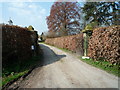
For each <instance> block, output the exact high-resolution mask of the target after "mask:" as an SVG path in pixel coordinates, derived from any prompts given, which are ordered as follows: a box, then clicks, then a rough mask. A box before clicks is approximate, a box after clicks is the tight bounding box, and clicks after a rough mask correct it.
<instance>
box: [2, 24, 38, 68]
mask: <svg viewBox="0 0 120 90" xmlns="http://www.w3.org/2000/svg"><path fill="white" fill-rule="evenodd" d="M33 35H35V32H31V31H29V30H28V29H27V28H22V27H19V26H14V25H12V26H10V25H2V63H3V66H6V65H8V64H12V63H13V62H18V63H19V62H22V60H27V59H29V58H30V57H32V50H31V45H33V44H34V43H37V42H36V41H33V40H35V39H37V38H36V37H33ZM32 38H34V39H32ZM35 45H36V44H35Z"/></svg>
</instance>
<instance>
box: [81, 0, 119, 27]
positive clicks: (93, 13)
mask: <svg viewBox="0 0 120 90" xmlns="http://www.w3.org/2000/svg"><path fill="white" fill-rule="evenodd" d="M82 10H83V12H84V13H85V19H86V20H87V21H89V20H90V19H91V18H92V19H91V21H97V22H98V23H99V24H100V25H102V24H104V25H117V24H119V22H120V2H87V3H86V4H85V5H84V7H83V9H82Z"/></svg>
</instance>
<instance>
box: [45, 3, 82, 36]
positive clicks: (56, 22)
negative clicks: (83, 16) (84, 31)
mask: <svg viewBox="0 0 120 90" xmlns="http://www.w3.org/2000/svg"><path fill="white" fill-rule="evenodd" d="M47 25H48V29H49V31H50V32H56V33H55V34H56V35H58V36H64V35H71V34H77V33H79V32H80V6H79V4H78V3H77V2H55V3H54V4H53V5H52V7H51V11H50V15H49V16H48V17H47Z"/></svg>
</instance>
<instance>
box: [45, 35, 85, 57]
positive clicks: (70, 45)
mask: <svg viewBox="0 0 120 90" xmlns="http://www.w3.org/2000/svg"><path fill="white" fill-rule="evenodd" d="M45 43H46V44H50V45H53V46H56V47H59V48H64V49H67V50H70V51H73V52H77V53H79V54H81V55H83V34H77V35H71V36H63V37H57V38H47V39H46V40H45Z"/></svg>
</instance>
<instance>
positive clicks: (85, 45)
mask: <svg viewBox="0 0 120 90" xmlns="http://www.w3.org/2000/svg"><path fill="white" fill-rule="evenodd" d="M83 36H84V56H87V34H86V33H84V34H83Z"/></svg>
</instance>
